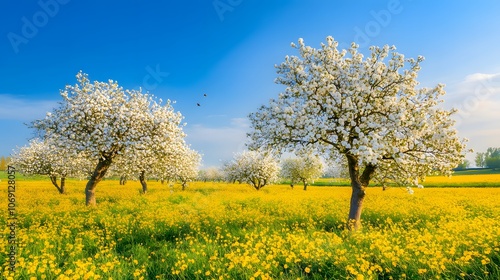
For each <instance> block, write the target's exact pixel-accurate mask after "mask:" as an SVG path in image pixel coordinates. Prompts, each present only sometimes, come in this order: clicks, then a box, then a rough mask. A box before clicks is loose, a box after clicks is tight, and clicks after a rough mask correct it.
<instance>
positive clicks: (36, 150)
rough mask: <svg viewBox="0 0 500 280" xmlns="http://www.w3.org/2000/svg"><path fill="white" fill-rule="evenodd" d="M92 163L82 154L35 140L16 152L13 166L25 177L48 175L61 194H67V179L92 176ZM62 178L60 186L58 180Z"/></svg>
mask: <svg viewBox="0 0 500 280" xmlns="http://www.w3.org/2000/svg"><path fill="white" fill-rule="evenodd" d="M91 164H92V163H91V162H90V161H89V160H88V159H87V157H85V156H83V154H82V153H75V151H73V150H67V149H61V148H58V147H57V146H56V145H54V143H51V142H50V141H48V140H45V141H42V140H40V139H33V140H31V141H30V142H29V144H28V145H27V146H24V147H21V148H19V149H18V150H15V151H14V153H13V155H12V165H14V166H16V167H17V168H18V169H19V170H20V171H21V172H22V173H23V174H25V175H35V174H36V175H47V176H49V178H50V181H51V182H52V184H53V185H54V186H55V187H56V189H57V190H58V191H59V193H60V194H65V193H66V184H65V182H66V177H68V176H73V177H84V176H88V175H89V174H90V168H91ZM58 177H59V178H60V184H59V183H58V182H57V178H58Z"/></svg>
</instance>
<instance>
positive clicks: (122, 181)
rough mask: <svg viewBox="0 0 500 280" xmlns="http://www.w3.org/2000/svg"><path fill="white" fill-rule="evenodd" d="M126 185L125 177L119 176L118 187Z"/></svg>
mask: <svg viewBox="0 0 500 280" xmlns="http://www.w3.org/2000/svg"><path fill="white" fill-rule="evenodd" d="M126 183H127V176H120V185H122V186H124V185H125V184H126Z"/></svg>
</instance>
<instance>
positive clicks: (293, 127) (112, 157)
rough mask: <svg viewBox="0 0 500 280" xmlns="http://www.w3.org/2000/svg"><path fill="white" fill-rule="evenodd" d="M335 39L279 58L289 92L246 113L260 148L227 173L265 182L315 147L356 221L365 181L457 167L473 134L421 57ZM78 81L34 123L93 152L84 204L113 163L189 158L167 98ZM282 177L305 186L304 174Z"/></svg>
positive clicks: (254, 146)
mask: <svg viewBox="0 0 500 280" xmlns="http://www.w3.org/2000/svg"><path fill="white" fill-rule="evenodd" d="M337 46H338V42H336V41H335V40H334V39H333V38H332V37H327V38H326V43H324V44H321V47H320V48H313V47H311V46H307V45H305V43H304V41H303V40H302V39H299V41H298V44H297V45H296V44H292V47H293V48H295V49H296V50H297V51H298V56H287V57H286V58H285V61H284V62H283V63H282V64H280V65H278V66H277V73H278V78H277V79H276V82H277V83H278V84H281V85H283V86H284V87H285V89H284V91H283V92H282V93H280V94H279V95H278V96H277V98H275V99H271V100H270V102H269V104H268V105H264V106H262V107H260V108H259V109H258V110H257V111H256V112H255V113H253V114H251V115H250V116H249V118H250V121H251V132H250V133H249V138H250V141H251V142H250V144H249V149H250V150H251V151H253V152H248V153H244V154H242V155H241V156H239V157H236V158H235V159H234V160H233V161H232V162H230V163H228V164H227V165H226V166H225V167H224V170H225V172H226V173H227V174H229V175H230V178H231V179H232V180H234V181H240V182H242V181H244V182H248V183H250V184H252V185H253V186H254V187H255V188H256V189H260V188H262V187H263V186H265V185H266V184H267V183H269V182H270V181H271V180H272V179H273V178H274V174H276V173H277V170H278V166H277V164H276V163H274V164H273V163H272V162H271V158H274V157H279V156H280V155H281V154H282V153H284V152H293V153H296V154H299V155H302V154H307V153H309V152H310V151H313V152H314V154H315V155H318V156H322V157H323V158H324V159H326V160H327V161H336V162H345V163H346V165H347V170H348V173H349V178H350V179H351V187H352V195H351V200H350V209H349V216H348V217H349V219H350V220H351V221H352V226H353V228H358V227H359V225H360V221H361V211H362V208H363V202H364V198H365V196H366V188H367V187H368V185H369V184H370V182H372V181H373V180H376V181H378V182H379V183H381V184H386V183H397V184H399V185H403V186H408V187H411V186H418V185H419V181H421V180H423V179H424V178H425V176H426V175H429V174H435V173H440V174H446V175H450V174H451V172H452V169H453V168H455V167H456V166H458V164H460V163H462V162H463V160H464V156H465V153H466V152H467V150H466V148H465V142H466V141H465V139H460V138H459V137H458V135H457V131H456V129H455V128H454V123H455V122H454V121H453V120H452V115H453V113H455V110H445V109H443V108H441V107H440V106H439V104H440V103H441V102H442V99H441V96H443V95H444V94H445V91H444V86H443V85H441V84H439V85H437V86H435V87H433V88H423V87H419V86H418V85H419V83H418V81H417V76H418V72H419V71H420V64H421V62H422V61H423V57H420V56H419V57H418V58H417V59H413V58H405V57H404V55H402V54H400V53H397V52H396V51H395V50H396V48H395V47H394V46H392V47H389V46H384V47H382V48H380V47H371V48H370V53H369V55H368V56H366V57H365V56H364V55H363V54H361V53H360V52H359V51H358V47H359V46H358V45H356V44H355V43H353V44H352V45H351V47H350V48H349V49H347V50H338V49H337ZM77 79H78V84H77V85H75V86H67V87H66V89H65V90H64V91H62V93H61V95H62V97H63V102H61V104H60V107H59V108H57V109H55V110H54V111H53V112H52V113H51V114H48V115H47V117H46V118H45V119H43V120H39V121H35V122H34V123H33V125H32V127H33V128H34V129H36V130H37V131H38V134H39V137H40V138H41V139H43V141H44V142H45V141H47V143H51V144H50V145H53V146H55V147H56V149H66V150H67V151H71V153H72V155H73V156H77V157H78V156H81V157H84V158H88V159H90V160H91V162H92V166H93V168H92V170H93V171H92V174H91V176H90V180H89V181H88V183H87V186H86V202H87V204H88V205H90V204H95V187H96V185H97V184H98V182H99V181H100V180H101V179H102V178H103V177H104V176H105V174H106V172H108V169H110V168H111V166H112V164H114V163H120V164H117V165H116V168H117V169H118V170H121V171H122V172H124V173H127V172H131V173H137V172H140V174H141V176H146V173H148V175H149V174H151V173H158V174H163V173H165V170H164V169H163V168H165V166H170V167H172V166H173V167H172V168H173V170H177V168H176V167H175V166H176V164H177V162H178V161H177V159H178V158H183V159H184V157H185V156H186V154H188V152H186V153H184V152H181V153H179V152H177V151H178V150H181V151H189V148H188V147H187V146H186V144H185V143H184V139H183V138H184V133H183V132H182V126H181V123H180V121H181V115H180V113H176V112H174V110H173V108H172V107H171V105H170V102H167V103H166V104H165V105H161V101H160V102H159V103H157V102H156V101H155V100H154V99H153V98H152V96H150V95H148V94H143V93H142V92H140V91H124V90H123V89H122V88H120V87H119V86H118V85H117V84H116V83H115V82H113V81H109V82H108V83H101V82H94V83H91V82H90V81H89V80H88V77H87V75H85V74H82V73H79V74H78V75H77ZM193 153H194V152H193ZM195 161H196V160H194V162H195ZM181 162H183V160H181ZM127 163H128V164H127ZM258 163H267V164H263V165H259V164H258ZM178 164H179V165H181V166H182V163H178ZM301 164H302V163H301ZM304 164H305V163H304ZM123 165H124V166H126V170H125V171H124V170H123V168H122V166H123ZM295 165H296V163H294V162H292V161H290V162H288V163H287V166H295ZM313 165H314V164H313ZM248 166H254V168H250V169H249V168H247V167H248ZM307 168H308V167H307V166H304V165H303V166H301V167H300V169H307ZM177 172H178V170H177ZM174 173H175V172H174ZM287 175H289V176H290V177H291V178H293V179H292V182H298V181H301V182H302V183H304V180H303V179H302V176H301V175H300V174H295V173H289V174H287ZM305 185H307V183H305Z"/></svg>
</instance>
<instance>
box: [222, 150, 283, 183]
mask: <svg viewBox="0 0 500 280" xmlns="http://www.w3.org/2000/svg"><path fill="white" fill-rule="evenodd" d="M223 171H224V173H225V174H226V178H227V180H228V181H233V182H234V181H239V182H240V183H243V182H244V183H248V184H250V185H252V186H253V187H254V188H255V189H256V190H260V189H261V188H262V187H264V186H266V185H268V184H270V183H272V182H274V181H276V180H277V179H278V175H279V165H278V163H277V161H276V160H275V159H274V158H273V157H271V156H270V155H264V154H260V153H258V152H256V151H247V152H243V153H241V154H237V155H235V157H234V159H233V160H232V161H231V162H228V163H227V164H225V166H224V168H223Z"/></svg>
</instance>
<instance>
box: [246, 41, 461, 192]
mask: <svg viewBox="0 0 500 280" xmlns="http://www.w3.org/2000/svg"><path fill="white" fill-rule="evenodd" d="M326 41H327V42H326V44H321V48H319V49H315V48H312V47H310V46H306V45H305V44H304V42H303V40H302V39H299V42H298V45H295V44H293V43H292V46H293V47H295V48H296V49H297V50H298V52H299V56H290V57H289V56H287V57H286V58H285V61H284V62H283V63H282V64H281V65H279V66H277V72H278V74H279V76H278V78H277V79H276V82H277V83H278V84H282V85H284V86H286V89H285V91H284V92H282V93H281V94H279V96H278V98H277V99H273V100H271V101H270V103H269V105H266V106H262V107H261V108H260V109H259V110H258V111H257V112H256V113H253V114H251V115H250V120H251V123H252V128H253V132H252V133H251V134H250V137H251V139H252V140H253V143H252V145H251V147H253V148H264V149H271V150H275V151H278V152H283V151H293V150H300V149H303V148H306V147H307V148H308V149H309V148H313V149H315V150H316V151H317V152H318V153H320V154H322V155H323V156H325V157H326V158H337V157H339V156H340V155H350V156H352V157H353V158H354V159H356V165H358V166H359V167H363V166H367V165H370V166H372V167H375V173H374V174H373V176H375V178H376V179H379V180H380V181H382V182H383V181H387V180H391V181H397V182H398V183H400V184H404V185H412V184H415V179H424V177H425V175H426V174H429V173H432V172H440V173H444V174H450V172H451V169H452V168H454V167H456V166H457V165H458V164H459V163H460V162H461V161H462V159H463V157H464V153H465V140H460V139H459V138H458V136H457V131H456V130H455V128H454V127H453V125H454V121H453V120H452V119H451V118H450V116H451V114H452V113H453V112H454V111H447V110H444V109H442V108H440V107H439V106H438V104H439V103H441V102H442V101H441V100H440V97H441V96H442V95H444V94H445V91H444V90H443V85H441V84H439V85H437V86H436V87H434V88H417V86H418V82H417V80H416V78H417V73H418V71H419V70H420V62H422V61H423V57H420V56H419V57H418V58H417V59H411V58H410V59H405V58H404V56H403V55H402V54H399V53H397V52H396V51H395V47H394V46H392V47H389V46H387V45H386V46H384V47H383V48H379V47H371V48H370V51H371V53H370V55H369V56H368V57H366V58H365V57H364V56H363V55H362V54H361V53H359V52H358V45H356V44H355V43H353V44H352V45H351V47H350V48H349V49H348V50H342V51H339V50H338V49H337V46H338V43H337V42H336V41H334V39H333V38H332V37H327V39H326Z"/></svg>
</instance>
